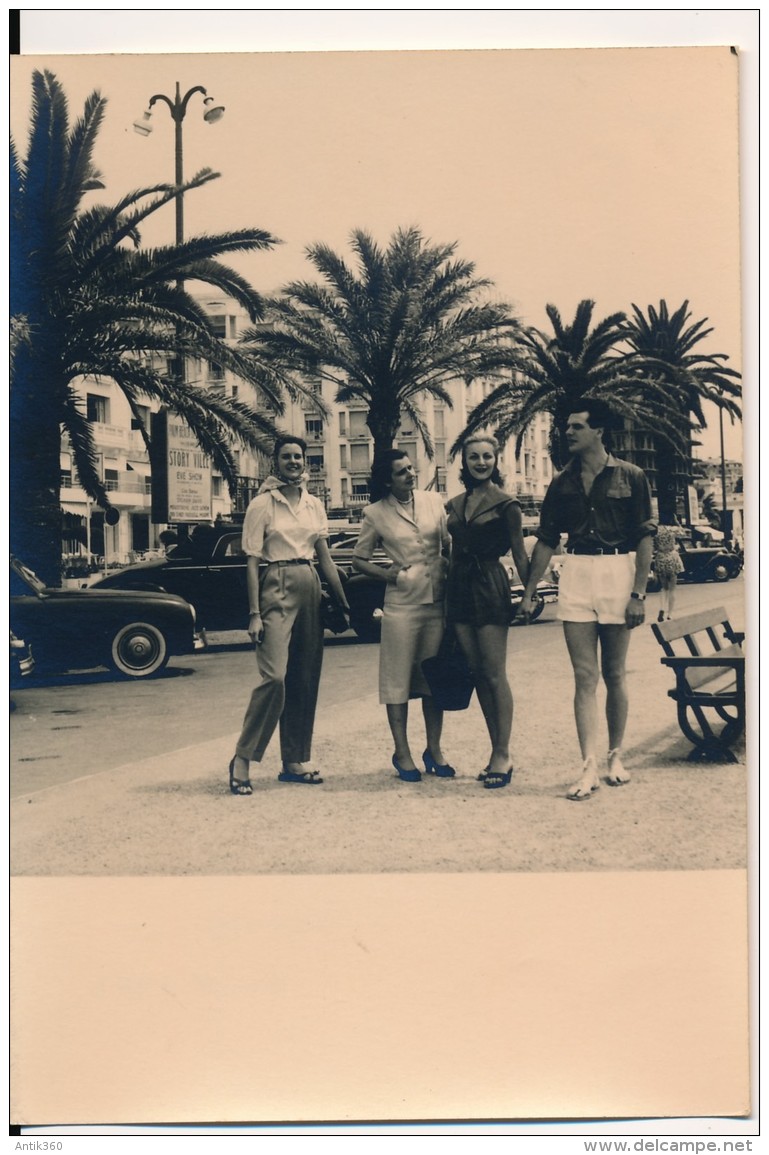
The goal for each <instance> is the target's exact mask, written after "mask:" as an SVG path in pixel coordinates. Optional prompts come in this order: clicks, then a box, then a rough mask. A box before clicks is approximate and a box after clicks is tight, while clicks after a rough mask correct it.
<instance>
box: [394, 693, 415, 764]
mask: <svg viewBox="0 0 769 1155" xmlns="http://www.w3.org/2000/svg"><path fill="white" fill-rule="evenodd" d="M408 720H409V704H408V702H388V703H387V721H388V723H389V725H390V733H391V734H392V736H393V744H394V745H395V758H396V761H397V762H398V765H399V766H400V767H401V769H402V770H416V769H417V767H416V763H415V762H414V759H413V758H412V757H411V750H410V749H409V740H408Z"/></svg>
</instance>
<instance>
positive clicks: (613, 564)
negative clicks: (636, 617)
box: [556, 553, 635, 626]
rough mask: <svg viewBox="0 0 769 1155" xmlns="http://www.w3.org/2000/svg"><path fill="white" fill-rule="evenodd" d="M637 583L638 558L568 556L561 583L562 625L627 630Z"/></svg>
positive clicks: (557, 615)
mask: <svg viewBox="0 0 769 1155" xmlns="http://www.w3.org/2000/svg"><path fill="white" fill-rule="evenodd" d="M634 581H635V554H634V553H614V554H597V555H593V554H575V553H570V554H566V555H565V556H564V559H563V569H562V570H561V576H560V579H559V582H558V610H557V612H556V617H557V618H558V619H559V620H560V621H562V622H598V623H599V624H600V625H603V626H624V624H625V610H626V609H627V603H628V600H629V598H630V594H631V591H632V589H633V583H634Z"/></svg>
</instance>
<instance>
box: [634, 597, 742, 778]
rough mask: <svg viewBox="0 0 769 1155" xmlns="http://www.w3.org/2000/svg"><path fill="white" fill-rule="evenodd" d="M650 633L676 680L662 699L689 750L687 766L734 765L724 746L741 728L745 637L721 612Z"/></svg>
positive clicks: (659, 625)
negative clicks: (674, 713)
mask: <svg viewBox="0 0 769 1155" xmlns="http://www.w3.org/2000/svg"><path fill="white" fill-rule="evenodd" d="M652 630H653V632H654V636H655V637H656V639H657V641H658V642H659V643H660V645H661V646H662V648H663V650H664V651H665V657H664V658H662V659H661V661H662V664H663V665H664V666H670V668H671V669H672V670H673V672H674V673H675V676H676V684H675V688H674V689H672V690H668V696H669V697H671V698H673V700H674V701H675V702H676V704H677V706H678V724H679V726H680V727H681V730H682V731H683V733H684V734H685V735H686V737H687V738H688V739H689V741H690V742H691V743H692V745H693V746H694V749H693V750H691V751H690V753H689V761H690V762H697V761H708V762H736V761H737V758H736V757H735V755H734V754H733V753H732V751H731V749H730V747H731V746H732V745H733V744H734V743H735V742H736V740H737V739H738V738H739V736H740V735H741V734H742V732H743V730H744V729H745V655H744V653H743V650H742V642H743V640H744V637H745V635H744V634H741V633H737V632H736V631H735V630H734V629H733V628H732V626H731V624H730V622H729V616H728V614H727V612H726V610H725V609H723V608H722V607H718V608H717V609H710V610H700V611H699V612H698V613H696V614H691V615H689V616H688V617H685V618H674V619H673V620H672V621H669V622H659V623H653V624H652ZM708 714H710V718H709V717H708ZM719 722H722V723H723V725H722V726H720V728H718V727H719Z"/></svg>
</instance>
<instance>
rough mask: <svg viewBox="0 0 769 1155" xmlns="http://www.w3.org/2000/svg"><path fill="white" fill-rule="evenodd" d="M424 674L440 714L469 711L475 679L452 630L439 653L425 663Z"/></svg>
mask: <svg viewBox="0 0 769 1155" xmlns="http://www.w3.org/2000/svg"><path fill="white" fill-rule="evenodd" d="M422 673H423V674H424V676H425V680H426V681H427V684H428V686H429V687H430V691H431V693H432V698H433V701H434V702H435V705H436V706H437V707H438V708H439V709H440V710H466V709H467V707H468V706H469V705H470V699H471V698H472V696H473V690H474V689H475V679H474V678H473V672H472V670H471V669H470V667H469V665H468V664H467V658H466V657H465V655H464V653H463V652H462V647H461V646H460V644H459V642H458V641H457V635H456V634H455V633H454V631H453V629H451V627H450V626H449V627H447V629H446V631H445V632H444V635H443V640H442V642H441V645H440V649H439V650H438V653H437V654H436V655H435V656H434V657H432V658H425V659H424V661H423V662H422Z"/></svg>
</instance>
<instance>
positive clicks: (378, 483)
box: [368, 449, 408, 502]
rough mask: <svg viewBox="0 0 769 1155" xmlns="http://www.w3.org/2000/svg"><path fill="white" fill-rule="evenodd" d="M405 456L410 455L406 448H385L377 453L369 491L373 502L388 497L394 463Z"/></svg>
mask: <svg viewBox="0 0 769 1155" xmlns="http://www.w3.org/2000/svg"><path fill="white" fill-rule="evenodd" d="M404 457H408V453H406V451H405V449H385V450H384V451H383V452H382V453H378V454H377V455H376V457H375V458H374V462H373V464H372V466H371V476H370V477H369V481H368V491H369V494H370V495H371V500H372V502H373V501H381V500H382V498H383V497H387V495H388V493H389V492H390V483H391V481H392V475H393V463H394V462H396V461H400V460H401V459H402V458H404Z"/></svg>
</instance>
